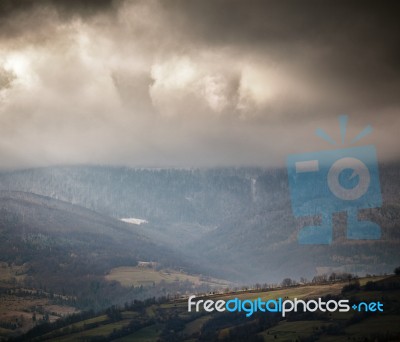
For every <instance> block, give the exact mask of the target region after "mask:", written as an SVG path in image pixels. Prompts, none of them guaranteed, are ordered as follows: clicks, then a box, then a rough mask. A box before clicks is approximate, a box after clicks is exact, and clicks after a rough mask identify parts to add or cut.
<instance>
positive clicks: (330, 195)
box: [287, 140, 382, 244]
mask: <svg viewBox="0 0 400 342" xmlns="http://www.w3.org/2000/svg"><path fill="white" fill-rule="evenodd" d="M353 141H354V140H353ZM287 170H288V177H289V188H290V194H291V201H292V211H293V214H294V216H296V217H300V216H319V217H321V219H322V224H321V225H320V226H306V227H303V228H302V229H301V230H300V232H299V234H298V241H299V243H300V244H330V243H331V242H332V234H333V222H332V214H333V213H336V212H342V211H346V212H347V238H348V239H356V240H361V239H379V238H380V237H381V228H380V227H379V225H377V224H376V223H374V222H371V221H359V220H358V218H357V216H358V210H360V209H367V208H377V207H381V206H382V196H381V189H380V182H379V171H378V162H377V157H376V149H375V147H374V146H373V145H368V146H361V147H351V148H346V149H337V150H328V151H320V152H311V153H303V154H295V155H289V156H288V158H287Z"/></svg>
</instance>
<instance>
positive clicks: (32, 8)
mask: <svg viewBox="0 0 400 342" xmlns="http://www.w3.org/2000/svg"><path fill="white" fill-rule="evenodd" d="M396 13H398V5H396V4H389V3H386V4H378V3H377V2H374V3H371V4H368V3H366V2H328V1H307V2H301V3H300V2H294V1H246V2H245V1H153V0H150V1H79V2H77V1H76V2H75V1H27V0H26V1H2V2H1V5H0V157H1V161H2V163H1V167H2V168H20V167H34V166H45V165H55V164H110V165H128V166H138V167H143V166H146V167H147V166H148V167H151V166H154V167H188V166H201V167H210V166H223V165H234V166H240V165H260V166H280V165H283V163H284V160H285V157H286V155H287V154H288V153H297V152H306V151H314V150H320V149H329V148H332V146H330V145H329V144H328V143H326V142H323V141H320V139H319V138H318V137H316V136H315V135H314V131H315V129H316V128H317V127H321V128H323V129H324V130H326V131H327V132H329V134H330V135H331V136H332V137H333V138H334V139H337V138H338V136H339V129H338V124H337V117H338V115H340V114H344V113H345V114H348V115H349V129H348V135H349V139H348V141H350V140H351V139H350V137H354V136H355V135H357V133H359V131H361V130H362V129H363V127H364V126H366V125H368V124H371V125H372V126H373V127H374V132H373V134H371V135H370V136H368V137H367V138H365V139H364V140H362V141H360V144H366V143H373V144H376V145H377V147H378V154H379V158H380V159H381V160H382V161H390V160H397V159H399V157H400V154H399V149H398V146H399V145H400V138H399V135H398V131H399V129H400V116H399V109H400V97H399V90H400V68H399V61H400V50H399V49H400V34H399V32H400V27H399V26H400V23H399V21H398V20H397V18H396ZM337 140H338V139H337ZM346 146H348V145H346Z"/></svg>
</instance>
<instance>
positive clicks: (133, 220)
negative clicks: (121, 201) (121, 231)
mask: <svg viewBox="0 0 400 342" xmlns="http://www.w3.org/2000/svg"><path fill="white" fill-rule="evenodd" d="M121 221H123V222H126V223H130V224H136V225H141V224H144V223H149V221H147V220H143V219H138V218H134V217H130V218H122V219H121Z"/></svg>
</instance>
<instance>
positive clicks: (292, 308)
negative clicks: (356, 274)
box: [188, 296, 383, 317]
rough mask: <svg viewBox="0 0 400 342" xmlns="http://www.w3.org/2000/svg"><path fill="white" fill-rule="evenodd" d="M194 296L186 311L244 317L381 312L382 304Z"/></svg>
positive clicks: (191, 297)
mask: <svg viewBox="0 0 400 342" xmlns="http://www.w3.org/2000/svg"><path fill="white" fill-rule="evenodd" d="M195 299H196V296H190V297H189V299H188V312H192V309H193V310H194V311H195V312H199V311H201V310H204V311H206V312H213V311H217V312H224V311H228V312H244V313H245V314H246V317H250V316H252V315H253V314H254V313H255V312H279V313H281V315H282V317H285V316H286V314H287V313H288V312H315V311H317V310H319V311H321V312H336V311H338V312H349V311H350V310H351V309H353V310H354V311H357V312H383V304H382V303H381V302H379V301H378V302H369V303H366V302H360V303H358V304H353V305H352V306H350V303H349V300H348V299H341V300H333V299H331V300H328V301H323V300H322V298H317V299H315V300H314V299H311V300H307V301H304V300H301V299H297V298H294V299H293V300H290V299H285V300H283V299H282V298H277V299H270V300H267V301H263V300H262V299H261V298H257V299H254V300H250V299H245V300H241V299H239V298H237V297H236V298H232V299H230V300H228V301H225V300H222V299H219V300H217V301H214V300H212V299H207V300H203V299H198V300H197V301H195Z"/></svg>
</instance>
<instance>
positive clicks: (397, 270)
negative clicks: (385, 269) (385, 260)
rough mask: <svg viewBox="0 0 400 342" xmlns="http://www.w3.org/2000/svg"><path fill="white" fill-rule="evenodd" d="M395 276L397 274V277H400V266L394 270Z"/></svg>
mask: <svg viewBox="0 0 400 342" xmlns="http://www.w3.org/2000/svg"><path fill="white" fill-rule="evenodd" d="M394 274H395V275H400V266H398V267H396V268H395V269H394Z"/></svg>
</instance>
